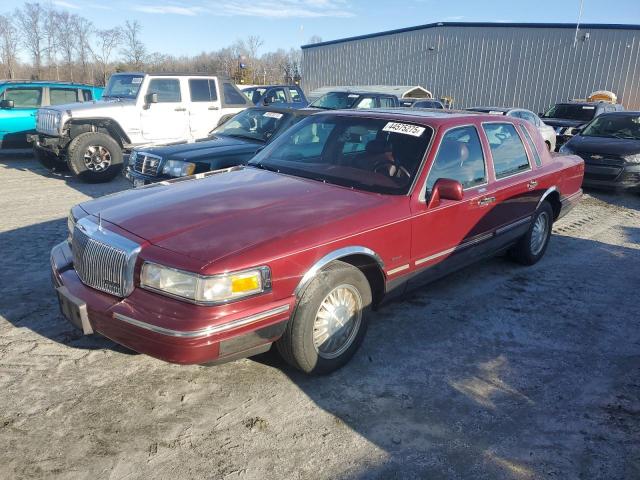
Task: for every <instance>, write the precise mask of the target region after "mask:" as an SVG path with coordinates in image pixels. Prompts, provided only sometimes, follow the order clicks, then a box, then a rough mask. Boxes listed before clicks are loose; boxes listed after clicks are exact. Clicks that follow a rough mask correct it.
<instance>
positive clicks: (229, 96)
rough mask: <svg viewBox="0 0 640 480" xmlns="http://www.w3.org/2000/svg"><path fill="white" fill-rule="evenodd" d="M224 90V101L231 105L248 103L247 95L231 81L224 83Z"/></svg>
mask: <svg viewBox="0 0 640 480" xmlns="http://www.w3.org/2000/svg"><path fill="white" fill-rule="evenodd" d="M222 92H223V94H224V102H225V103H227V104H229V105H246V104H247V102H246V97H245V96H244V95H242V93H240V92H239V91H238V90H236V89H235V88H234V87H233V85H231V84H230V83H226V82H225V83H224V84H223V88H222Z"/></svg>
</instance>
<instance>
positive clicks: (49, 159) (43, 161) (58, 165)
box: [33, 148, 69, 172]
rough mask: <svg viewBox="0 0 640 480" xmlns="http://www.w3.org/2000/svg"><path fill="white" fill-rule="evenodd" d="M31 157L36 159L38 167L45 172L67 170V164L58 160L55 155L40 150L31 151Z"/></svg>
mask: <svg viewBox="0 0 640 480" xmlns="http://www.w3.org/2000/svg"><path fill="white" fill-rule="evenodd" d="M33 156H34V157H36V159H37V160H38V162H40V165H42V166H43V167H44V168H46V169H47V170H52V171H58V172H60V171H65V170H68V169H69V167H68V166H67V162H65V161H64V160H62V159H60V158H59V157H58V156H57V155H56V154H55V153H53V152H48V151H47V150H42V149H41V148H34V149H33Z"/></svg>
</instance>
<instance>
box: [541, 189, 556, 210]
mask: <svg viewBox="0 0 640 480" xmlns="http://www.w3.org/2000/svg"><path fill="white" fill-rule="evenodd" d="M553 192H558V193H560V192H559V191H558V189H557V188H556V187H555V186H553V187H549V188H547V190H546V191H545V192H544V193H543V194H542V196H541V197H540V200H538V205H536V210H537V209H538V207H540V205H542V202H544V199H545V198H547V197H548V196H549V195H551V194H552V193H553Z"/></svg>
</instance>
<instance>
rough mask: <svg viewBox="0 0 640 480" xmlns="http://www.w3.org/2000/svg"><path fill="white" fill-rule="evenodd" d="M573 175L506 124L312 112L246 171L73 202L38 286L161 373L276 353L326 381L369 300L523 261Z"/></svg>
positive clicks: (576, 171)
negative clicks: (161, 367)
mask: <svg viewBox="0 0 640 480" xmlns="http://www.w3.org/2000/svg"><path fill="white" fill-rule="evenodd" d="M583 173H584V163H583V161H582V159H581V158H580V157H577V156H573V155H561V154H552V153H549V152H548V150H547V148H546V146H545V143H544V140H543V139H542V138H541V136H540V134H539V132H538V131H537V129H536V128H535V126H534V125H532V124H530V123H529V122H526V121H523V120H520V119H517V118H510V117H500V118H497V117H496V116H491V115H482V114H475V113H469V112H449V111H447V112H434V111H426V110H409V109H397V110H396V109H389V110H362V111H358V110H344V111H332V112H320V113H317V114H315V115H311V116H309V117H307V118H305V119H304V120H302V121H300V122H298V123H297V124H296V125H294V126H292V127H291V128H290V129H288V130H287V131H286V132H284V133H283V134H282V135H280V136H279V137H278V138H277V139H276V140H275V141H273V142H271V143H270V144H268V145H267V146H266V147H265V148H264V149H263V150H262V151H260V152H259V153H258V154H257V155H256V156H255V157H254V158H253V159H252V160H251V161H250V162H249V163H248V165H244V166H236V167H231V168H228V169H225V170H223V171H213V172H207V173H203V174H199V175H196V176H194V177H185V178H181V179H176V180H172V181H168V182H162V183H158V184H152V185H149V186H145V187H142V188H139V189H134V190H129V191H125V192H122V193H119V194H116V195H111V196H107V197H103V198H99V199H96V200H92V201H89V202H86V203H83V204H80V205H77V206H75V207H74V208H73V209H72V210H71V212H70V215H69V218H68V224H69V238H68V239H67V240H65V241H64V242H62V243H60V244H59V245H57V246H56V247H54V248H53V250H52V252H51V265H52V269H53V282H54V284H55V288H56V291H57V295H58V299H59V302H60V307H61V310H62V313H63V314H64V316H65V317H66V318H67V319H68V320H69V321H70V322H72V323H73V324H74V325H76V326H77V327H78V328H80V329H82V330H83V331H84V333H85V334H91V333H99V334H102V335H104V336H106V337H108V338H110V339H112V340H113V341H115V342H117V343H119V344H121V345H123V346H125V347H128V348H129V349H132V350H135V351H138V352H141V353H145V354H148V355H151V356H153V357H156V358H159V359H162V360H165V361H168V362H174V363H182V364H215V363H220V362H224V361H228V360H232V359H235V358H241V357H248V356H251V355H255V354H258V353H261V352H265V351H266V350H268V349H269V348H271V346H272V344H275V346H276V348H277V350H278V352H279V353H280V354H281V355H282V356H283V357H284V359H285V360H286V361H288V362H289V363H290V364H292V365H293V366H294V367H296V368H298V369H300V370H302V371H304V372H307V373H311V374H323V373H328V372H331V371H333V370H335V369H337V368H339V367H341V366H343V365H344V364H345V363H347V362H348V361H349V359H350V358H351V357H352V356H353V355H354V353H355V352H356V350H357V349H358V347H359V346H360V345H361V343H362V341H363V337H364V335H365V332H366V330H367V320H368V317H369V312H370V311H371V310H372V309H376V308H378V307H379V306H380V305H381V304H382V303H383V302H384V301H385V300H386V299H390V298H393V297H394V296H398V295H401V294H402V293H403V292H405V291H407V289H409V288H413V287H416V286H420V285H424V284H425V283H426V282H429V281H432V280H434V279H436V278H438V277H441V276H442V275H445V274H446V273H448V272H451V271H453V270H456V269H459V268H462V267H464V266H466V265H468V264H469V263H471V262H474V261H477V260H479V259H481V258H484V257H487V256H490V255H495V254H498V253H506V254H508V255H509V256H510V257H511V258H513V259H514V260H516V261H518V262H520V263H521V264H524V265H532V264H534V263H536V262H538V261H539V260H540V259H541V258H542V257H543V255H544V253H545V251H546V249H547V246H548V245H549V240H550V237H551V229H552V224H553V222H554V221H556V220H557V219H559V218H560V217H561V216H563V215H564V214H565V213H566V212H567V211H568V210H570V209H571V208H572V207H573V206H575V205H576V203H577V202H578V201H579V199H580V198H581V196H582V190H581V188H580V186H581V184H582V178H583Z"/></svg>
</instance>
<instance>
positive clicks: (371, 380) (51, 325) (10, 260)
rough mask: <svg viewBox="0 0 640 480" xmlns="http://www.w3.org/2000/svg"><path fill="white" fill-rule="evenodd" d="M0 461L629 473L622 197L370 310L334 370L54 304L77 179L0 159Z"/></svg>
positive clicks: (626, 242) (629, 201) (537, 474)
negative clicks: (139, 333)
mask: <svg viewBox="0 0 640 480" xmlns="http://www.w3.org/2000/svg"><path fill="white" fill-rule="evenodd" d="M0 185H1V187H0V188H1V190H0V245H1V247H2V248H1V252H2V258H3V261H2V267H1V268H0V285H1V286H2V297H1V298H0V478H2V479H13V478H28V479H31V478H38V479H39V478H47V479H50V478H55V479H76V478H91V479H101V478H109V479H124V478H127V479H129V478H157V479H165V478H166V479H171V480H175V479H176V478H212V479H214V478H215V479H236V478H238V479H263V478H281V479H310V478H313V479H329V478H331V479H333V478H349V479H370V478H371V479H373V478H379V479H393V478H402V479H407V478H421V479H427V478H428V479H440V478H465V479H466V478H468V479H503V478H504V479H542V478H544V479H574V478H576V479H607V480H609V479H639V478H640V440H639V439H640V315H638V310H639V308H638V307H639V305H640V304H639V300H638V298H639V297H638V287H640V196H638V195H635V196H634V195H630V194H626V195H613V194H603V193H597V192H591V193H590V195H588V196H586V197H585V199H584V200H583V202H582V203H581V204H580V205H579V207H578V208H576V209H575V210H574V211H573V212H572V213H571V214H570V215H569V216H567V217H565V218H564V219H563V220H562V221H561V222H559V223H558V224H557V225H556V226H555V235H554V236H553V238H552V242H551V245H550V247H549V250H548V251H547V255H546V257H545V258H544V259H543V260H542V261H541V262H540V263H538V264H537V265H536V266H534V267H530V268H524V267H521V266H517V265H515V264H513V263H510V262H508V261H507V260H505V259H501V258H497V259H492V260H488V261H485V262H482V263H480V264H478V265H476V266H474V267H471V268H468V269H466V270H464V271H461V272H459V273H457V274H455V275H452V276H450V277H448V278H446V279H443V280H441V281H439V282H437V283H435V284H432V285H431V286H429V288H428V289H425V290H424V291H421V292H418V293H415V294H413V295H412V296H410V297H407V298H405V299H404V300H403V301H401V302H395V303H392V304H390V305H388V306H386V307H385V308H383V309H382V310H381V311H379V312H377V313H375V314H374V316H373V319H372V324H371V327H370V329H369V332H368V336H367V338H366V340H365V342H364V345H363V348H362V349H361V350H360V351H359V353H358V354H357V355H356V357H355V358H354V360H353V361H352V362H351V363H350V364H349V365H348V366H347V367H346V368H344V369H342V370H341V371H339V372H337V373H335V374H333V375H330V376H328V377H323V378H306V377H304V376H302V375H300V374H298V373H296V372H294V371H292V370H291V369H289V368H287V367H285V366H284V365H283V364H282V363H281V362H280V361H279V360H278V359H277V357H276V356H275V355H274V354H271V353H268V354H265V355H263V356H260V357H258V358H254V359H247V360H241V361H237V362H233V363H229V364H226V365H222V366H218V367H210V368H207V367H198V366H186V367H185V366H175V365H170V364H166V363H163V362H160V361H158V360H154V359H152V358H149V357H146V356H144V355H136V354H132V353H131V352H128V351H125V350H124V349H122V348H120V347H118V346H117V345H115V344H113V343H112V342H110V341H108V340H106V339H102V338H93V337H83V336H81V335H80V334H78V332H77V331H75V330H74V329H73V328H72V327H71V326H70V325H68V324H67V323H66V322H65V321H64V320H63V319H62V318H61V317H60V315H59V313H58V307H57V303H56V300H55V296H54V294H53V291H52V289H51V287H50V283H49V267H48V255H49V250H50V248H51V247H52V246H53V245H54V244H55V243H57V242H59V241H61V240H62V239H64V237H65V235H66V220H65V219H66V215H67V212H68V210H69V207H71V206H72V205H73V204H75V203H78V202H80V201H83V200H86V199H88V198H90V197H97V196H100V195H104V194H107V193H111V192H115V191H118V190H121V189H124V188H127V184H126V182H125V181H124V180H122V179H119V180H117V181H115V182H112V183H109V184H102V185H86V184H81V183H79V182H77V181H75V180H74V179H72V178H67V177H65V176H59V175H53V174H50V173H48V172H47V171H45V170H44V169H42V168H40V167H39V165H38V164H37V163H36V162H35V161H34V160H33V159H31V158H30V157H28V156H23V157H18V156H10V157H6V156H5V157H2V158H0Z"/></svg>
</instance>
